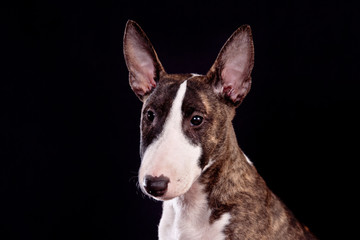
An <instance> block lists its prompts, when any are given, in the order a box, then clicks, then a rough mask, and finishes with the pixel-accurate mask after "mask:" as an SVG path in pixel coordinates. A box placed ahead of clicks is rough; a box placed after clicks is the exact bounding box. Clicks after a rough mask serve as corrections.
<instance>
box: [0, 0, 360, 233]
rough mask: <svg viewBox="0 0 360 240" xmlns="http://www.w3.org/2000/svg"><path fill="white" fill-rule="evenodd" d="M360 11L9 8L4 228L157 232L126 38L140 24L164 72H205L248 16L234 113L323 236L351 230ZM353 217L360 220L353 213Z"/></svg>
mask: <svg viewBox="0 0 360 240" xmlns="http://www.w3.org/2000/svg"><path fill="white" fill-rule="evenodd" d="M356 9H357V8H356V7H355V6H353V5H350V4H347V3H343V1H323V2H315V1H310V0H308V1H306V0H305V1H295V2H294V1H283V2H274V1H227V0H223V1H202V2H195V1H189V2H186V1H178V2H172V1H167V2H163V3H160V2H154V1H145V0H144V1H127V2H123V1H98V2H95V1H83V2H75V1H69V2H67V1H49V2H40V1H25V2H22V3H21V2H13V3H12V4H11V5H4V6H3V7H2V8H1V14H0V15H1V41H2V43H1V47H0V49H1V53H0V56H1V75H0V76H1V85H0V100H1V113H0V114H1V115H0V121H1V128H0V130H1V141H2V143H1V145H0V158H1V159H0V174H1V175H0V177H1V178H0V198H1V205H0V234H1V235H0V238H1V239H156V236H157V224H158V221H159V218H160V216H161V204H160V203H159V202H155V201H153V200H150V199H149V198H147V197H144V196H143V194H141V193H140V190H139V189H138V188H137V187H136V183H137V177H136V176H137V170H138V167H139V165H140V159H139V154H138V146H139V127H138V126H139V117H140V109H141V102H140V101H138V99H137V98H136V96H135V95H134V94H133V92H132V91H131V89H130V87H129V85H128V72H127V69H126V66H125V62H124V59H123V54H122V37H123V31H124V27H125V23H126V21H127V20H128V19H133V20H135V21H137V22H138V23H139V24H140V25H141V26H142V28H143V29H144V30H145V32H146V33H147V34H148V36H149V38H150V40H151V41H152V43H153V45H154V46H155V49H156V50H157V53H158V55H159V57H160V60H161V61H162V63H163V65H164V67H165V69H166V70H167V72H169V73H186V72H196V73H202V74H205V73H206V72H207V70H208V69H209V68H210V66H211V65H212V63H213V61H214V60H215V58H216V56H217V54H218V52H219V50H220V48H221V46H222V45H223V44H224V43H225V41H226V40H227V38H228V37H229V36H230V35H231V33H232V32H233V31H235V30H236V28H237V27H239V26H240V25H241V24H250V25H251V27H252V31H253V37H254V43H255V67H254V70H253V74H252V76H253V85H252V90H251V91H250V93H249V95H248V96H247V98H246V99H245V101H244V102H243V104H242V105H241V106H240V107H239V109H238V111H237V116H236V118H235V120H234V127H235V129H236V132H237V137H238V140H239V144H240V146H241V148H242V149H243V150H244V152H245V153H246V154H247V155H248V156H249V157H250V159H251V160H252V161H253V162H254V164H255V166H256V167H257V169H258V171H259V172H260V174H261V175H262V176H263V177H264V179H265V181H266V182H267V183H268V185H269V187H270V188H271V189H272V190H273V191H274V192H275V194H277V195H278V196H279V197H280V198H281V199H282V200H283V201H284V202H285V203H286V205H287V206H288V207H289V208H290V209H291V210H292V211H293V212H294V213H295V215H296V216H297V217H298V218H299V220H300V221H302V222H303V223H305V224H306V225H307V226H308V227H309V228H310V229H311V230H312V231H313V232H314V233H315V234H316V235H317V236H318V237H319V238H320V239H334V238H336V237H340V236H341V235H343V234H347V233H349V230H350V229H351V228H349V224H350V221H353V220H351V218H350V219H349V218H348V217H347V216H348V215H347V214H349V213H350V216H351V214H353V211H354V210H353V209H354V205H353V203H352V201H351V199H353V198H354V196H355V195H354V194H356V191H357V190H358V189H357V188H356V187H355V186H351V183H352V182H354V181H355V179H354V178H353V176H356V174H351V171H350V170H349V169H351V168H356V160H359V159H358V158H359V157H358V154H356V150H357V149H356V147H357V146H358V135H357V134H356V133H355V129H356V127H357V125H358V122H357V121H356V120H355V116H356V114H357V112H358V110H359V105H358V103H359V98H358V96H357V95H358V93H357V91H358V89H357V87H358V86H359V84H358V80H359V58H355V57H354V55H355V54H354V53H355V50H357V49H356V46H355V45H357V42H358V40H359V38H357V36H355V32H357V31H358V29H356V27H357V26H356V25H357V24H356V23H355V14H357V10H356ZM354 221H355V220H354Z"/></svg>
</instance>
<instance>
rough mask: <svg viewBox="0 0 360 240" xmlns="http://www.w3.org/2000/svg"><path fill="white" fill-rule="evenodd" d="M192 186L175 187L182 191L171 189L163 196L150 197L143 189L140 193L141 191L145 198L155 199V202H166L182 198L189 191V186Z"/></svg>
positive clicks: (190, 184)
mask: <svg viewBox="0 0 360 240" xmlns="http://www.w3.org/2000/svg"><path fill="white" fill-rule="evenodd" d="M192 184H193V183H189V184H187V185H186V186H184V187H179V186H177V187H178V188H181V189H182V190H180V191H179V190H178V189H176V188H175V189H172V188H171V187H170V188H169V189H168V190H167V191H166V193H165V194H164V195H161V196H153V195H151V194H149V193H147V192H146V190H145V189H143V188H142V189H141V190H142V191H143V193H145V194H146V195H147V196H149V197H151V198H153V199H155V200H157V201H168V200H172V199H174V198H177V197H180V196H182V195H184V194H186V193H187V192H188V191H189V190H190V188H191V186H192Z"/></svg>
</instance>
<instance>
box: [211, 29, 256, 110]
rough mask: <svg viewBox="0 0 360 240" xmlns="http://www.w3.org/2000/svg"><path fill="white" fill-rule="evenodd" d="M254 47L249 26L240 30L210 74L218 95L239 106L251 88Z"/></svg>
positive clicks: (225, 46)
mask: <svg viewBox="0 0 360 240" xmlns="http://www.w3.org/2000/svg"><path fill="white" fill-rule="evenodd" d="M253 66H254V45H253V40H252V35H251V29H250V26H248V25H243V26H241V27H240V28H238V29H237V30H236V31H235V32H234V33H233V34H232V35H231V37H230V38H229V39H228V40H227V42H226V43H225V45H224V46H223V47H222V49H221V51H220V53H219V55H218V57H217V59H216V61H215V63H214V65H213V66H212V67H211V69H210V71H209V72H208V77H209V79H212V84H213V86H214V90H215V92H216V93H218V94H220V95H221V96H222V97H224V98H225V99H227V100H229V101H230V102H231V103H233V104H234V105H235V106H238V105H239V104H240V103H241V101H242V100H243V99H244V98H245V96H246V94H247V93H248V92H249V90H250V86H251V76H250V74H251V70H252V68H253Z"/></svg>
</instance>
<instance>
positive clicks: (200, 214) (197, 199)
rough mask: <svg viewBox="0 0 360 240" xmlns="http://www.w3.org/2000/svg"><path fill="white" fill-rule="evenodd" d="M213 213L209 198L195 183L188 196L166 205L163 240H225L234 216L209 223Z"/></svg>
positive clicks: (164, 208) (160, 233)
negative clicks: (226, 229)
mask: <svg viewBox="0 0 360 240" xmlns="http://www.w3.org/2000/svg"><path fill="white" fill-rule="evenodd" d="M210 215H211V211H210V209H209V208H208V204H207V200H206V195H205V194H204V193H203V192H202V191H201V188H200V186H199V184H197V183H194V184H193V186H192V187H191V189H190V190H189V192H187V193H186V194H185V195H184V196H181V197H178V198H175V199H173V200H170V201H165V202H164V204H163V214H162V218H161V220H160V224H159V239H160V240H208V239H212V240H223V239H225V234H224V232H223V230H224V229H225V227H226V225H227V224H228V223H229V220H230V214H229V213H225V214H223V215H222V216H221V217H220V218H219V219H218V220H217V221H215V222H213V223H211V224H210V223H209V218H210Z"/></svg>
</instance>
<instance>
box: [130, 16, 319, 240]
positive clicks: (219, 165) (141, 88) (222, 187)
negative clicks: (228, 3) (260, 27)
mask: <svg viewBox="0 0 360 240" xmlns="http://www.w3.org/2000/svg"><path fill="white" fill-rule="evenodd" d="M129 24H130V25H131V24H132V25H133V27H135V28H136V29H137V31H138V32H137V33H136V34H138V35H137V37H142V38H143V39H144V42H145V43H144V44H145V45H146V46H147V48H146V47H144V48H145V50H146V51H148V52H149V55H151V57H152V58H153V60H154V62H155V63H154V64H155V72H154V78H153V79H154V82H152V80H151V82H150V83H146V82H145V84H144V82H140V83H137V82H136V83H133V81H135V80H136V79H134V76H132V75H131V69H130V68H129V70H130V83H131V84H132V88H133V90H134V91H135V93H136V94H137V96H138V97H139V98H140V99H141V100H142V101H143V102H144V106H143V110H142V111H143V114H142V115H144V114H145V113H146V112H147V111H148V110H149V109H151V108H156V111H157V112H160V113H161V114H159V115H158V119H157V121H160V122H159V124H156V126H157V127H156V128H149V127H148V125H149V124H146V120H144V119H142V126H141V134H142V136H141V139H142V140H141V150H140V152H141V155H143V153H144V149H146V147H147V146H148V145H149V144H150V143H151V142H152V141H153V140H154V139H155V138H156V137H157V136H158V135H159V133H161V131H162V127H163V125H164V124H163V123H164V122H165V120H166V116H167V114H168V112H169V109H170V106H171V103H172V101H173V99H174V95H175V93H176V91H177V89H178V87H179V86H180V84H181V83H182V82H183V81H185V80H188V82H187V91H186V95H185V97H184V102H183V105H182V112H183V117H184V121H183V122H188V121H189V119H190V117H191V114H193V112H194V109H195V110H196V111H200V112H201V113H202V114H203V115H204V119H205V122H204V123H203V125H202V127H201V128H189V127H188V125H185V124H184V126H183V131H184V134H185V135H186V136H187V137H188V139H190V140H191V141H192V142H193V143H194V144H196V145H199V144H200V145H201V148H202V150H203V151H202V156H201V158H200V160H199V163H198V165H199V166H200V168H201V169H204V168H205V166H207V165H208V164H209V162H210V161H211V160H212V162H213V163H212V164H211V165H210V166H209V167H208V168H206V170H205V171H203V173H202V174H201V176H200V177H199V179H198V180H197V181H199V182H200V183H201V184H202V185H203V186H205V188H204V191H205V193H206V194H207V200H208V207H209V209H210V210H211V215H210V218H209V222H210V223H213V222H215V221H216V220H218V219H219V218H220V217H221V216H222V214H224V213H229V214H230V216H231V218H230V222H229V224H227V226H226V227H225V229H224V230H223V231H224V234H225V236H226V238H225V239H227V240H235V239H285V240H286V239H289V240H290V239H316V238H315V237H314V236H313V235H312V234H311V233H310V232H309V230H308V228H307V227H306V226H304V225H302V224H301V223H299V222H298V221H297V220H296V218H295V217H294V215H293V214H292V213H291V211H290V210H288V209H287V208H286V206H285V205H284V204H283V203H282V202H281V201H280V200H279V199H278V197H277V196H275V195H274V194H273V193H272V192H271V191H270V189H269V188H268V187H267V185H266V183H265V182H264V180H263V179H262V178H261V176H260V175H259V174H258V172H257V171H256V169H255V167H254V166H253V165H252V164H249V163H248V162H247V159H246V156H245V155H244V153H243V152H242V150H241V149H240V147H239V146H238V143H237V139H236V136H235V132H234V128H233V125H232V120H233V118H234V116H235V109H236V107H237V106H238V105H239V104H240V103H241V101H242V100H243V97H245V95H246V93H247V92H248V91H249V89H250V84H251V77H250V72H251V69H252V66H253V48H252V49H251V51H252V58H251V61H250V65H249V72H246V74H247V75H246V77H247V78H246V81H247V82H246V83H247V85H246V88H245V90H246V92H245V94H244V95H243V96H240V98H236V99H235V100H236V101H229V100H231V99H229V97H231V94H229V95H227V92H226V89H224V91H225V92H224V94H214V89H215V88H216V87H217V86H218V85H219V84H222V83H221V74H220V71H221V69H222V67H223V64H224V63H223V59H222V54H223V52H226V51H227V50H226V46H227V44H225V47H224V48H223V49H222V50H221V52H220V54H219V57H218V58H217V60H216V61H215V64H214V65H213V67H212V68H211V69H210V71H209V73H208V74H207V75H199V76H192V75H191V74H167V73H166V72H165V71H164V69H163V67H162V66H161V63H160V61H159V59H158V57H157V55H156V53H155V50H154V49H153V47H152V45H151V43H150V41H149V40H148V38H147V37H146V35H145V33H144V32H143V31H142V30H141V28H140V27H139V26H138V25H137V24H136V23H134V22H130V23H129ZM130 27H131V26H130ZM130 30H131V31H133V30H134V29H131V28H130ZM240 31H250V28H249V27H248V26H245V27H241V28H239V30H237V32H240ZM235 33H236V32H235ZM249 36H250V38H249V40H248V41H251V47H253V45H252V39H251V32H250V34H249ZM229 41H231V38H230V39H229ZM229 41H228V42H229ZM124 44H127V45H131V44H130V43H127V41H124ZM130 47H131V46H130ZM125 49H128V48H125ZM129 49H130V48H129ZM130 50H131V49H130ZM130 54H132V53H131V51H130V52H127V51H125V57H126V58H129V59H131V58H130V57H129V55H130ZM128 61H129V60H128ZM128 61H127V64H128V67H129V62H128ZM142 84H144V85H142ZM134 86H135V87H134ZM155 86H156V87H155ZM232 100H234V99H232ZM185 195H186V193H185ZM185 197H186V196H185Z"/></svg>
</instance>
